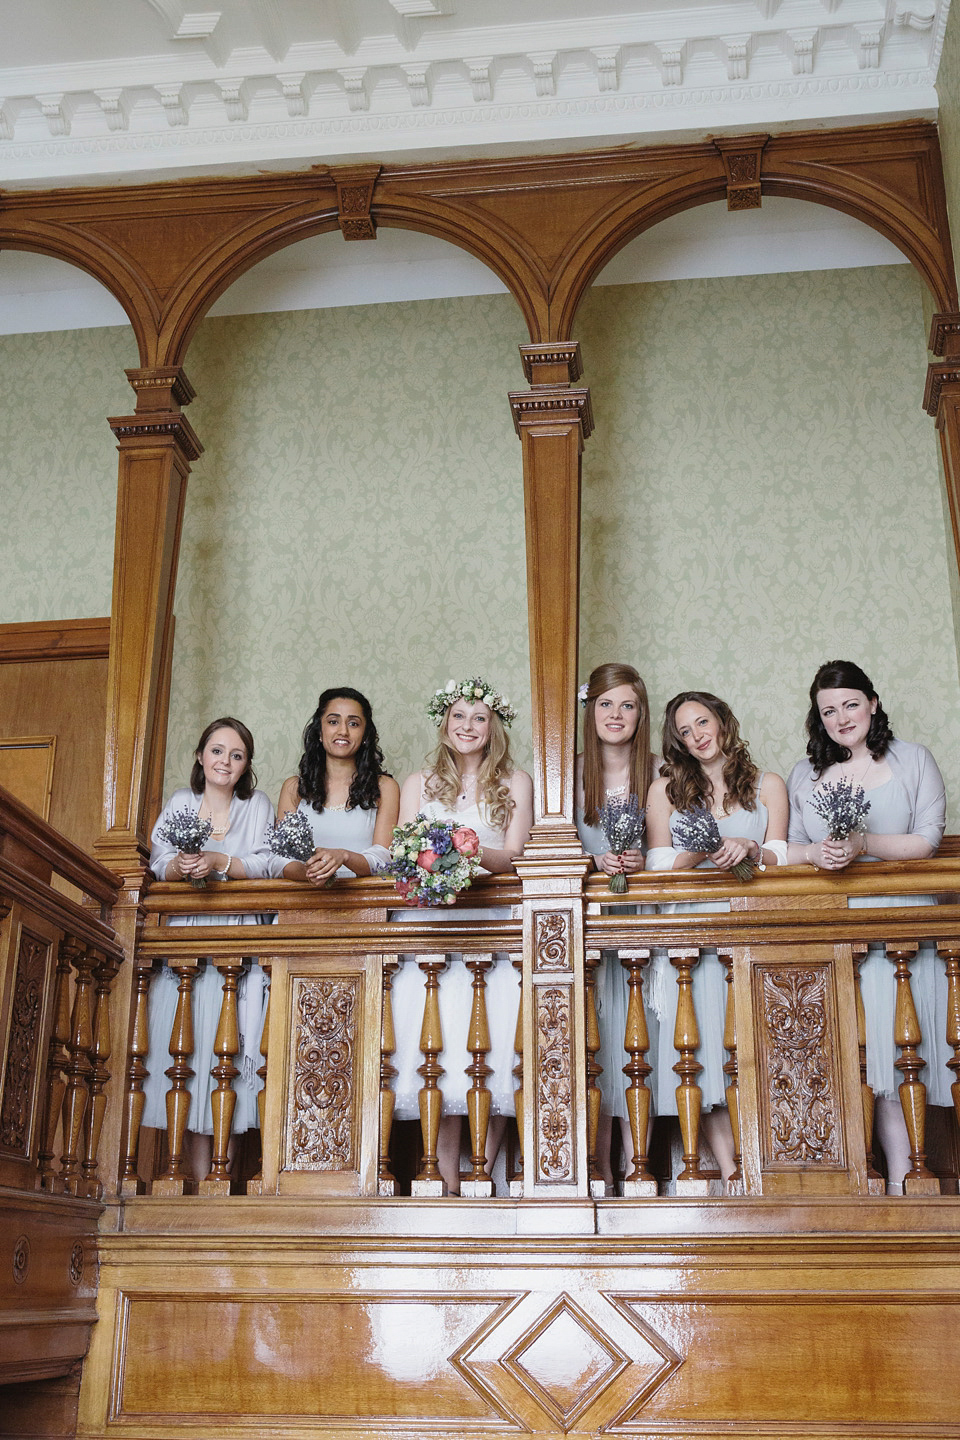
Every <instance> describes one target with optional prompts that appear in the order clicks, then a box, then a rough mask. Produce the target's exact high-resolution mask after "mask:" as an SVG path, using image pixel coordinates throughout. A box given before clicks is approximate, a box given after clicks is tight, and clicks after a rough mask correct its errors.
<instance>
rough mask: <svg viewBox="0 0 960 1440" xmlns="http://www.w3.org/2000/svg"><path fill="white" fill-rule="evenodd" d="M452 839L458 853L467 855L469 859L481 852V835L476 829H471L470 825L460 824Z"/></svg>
mask: <svg viewBox="0 0 960 1440" xmlns="http://www.w3.org/2000/svg"><path fill="white" fill-rule="evenodd" d="M450 839H451V841H452V842H453V848H454V849H455V850H456V851H457V852H458V854H460V855H465V856H466V857H467V859H468V860H472V859H473V857H474V856H475V855H479V854H480V837H479V835H478V834H477V832H476V830H471V829H470V827H469V825H460V826H458V827H457V829H456V830H454V832H453V834H452V835H451V837H450Z"/></svg>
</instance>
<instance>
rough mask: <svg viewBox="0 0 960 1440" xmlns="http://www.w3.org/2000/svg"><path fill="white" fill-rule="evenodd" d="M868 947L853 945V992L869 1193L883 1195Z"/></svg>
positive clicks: (884, 1190) (859, 944)
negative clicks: (863, 969)
mask: <svg viewBox="0 0 960 1440" xmlns="http://www.w3.org/2000/svg"><path fill="white" fill-rule="evenodd" d="M866 954H867V947H866V945H865V944H862V943H859V942H858V943H857V944H855V945H854V946H853V981H854V984H853V993H854V995H855V996H856V1001H857V1048H858V1051H859V1055H860V1096H861V1100H862V1105H863V1138H864V1144H865V1146H866V1152H867V1193H868V1194H869V1195H883V1194H885V1192H886V1186H885V1185H884V1183H883V1176H882V1175H881V1174H880V1171H879V1170H878V1169H877V1164H876V1157H875V1156H874V1153H873V1112H874V1096H873V1090H872V1088H871V1087H870V1085H868V1084H867V1017H866V1014H865V1012H864V1009H863V991H862V990H861V988H860V966H861V965H862V964H863V962H864V960H865V959H866Z"/></svg>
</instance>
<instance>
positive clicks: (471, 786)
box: [458, 775, 477, 800]
mask: <svg viewBox="0 0 960 1440" xmlns="http://www.w3.org/2000/svg"><path fill="white" fill-rule="evenodd" d="M462 784H463V789H462V790H461V791H460V795H459V797H458V798H459V799H461V800H466V798H467V796H468V795H469V793H470V791H471V790H476V788H477V777H476V775H465V776H464V777H463V781H462Z"/></svg>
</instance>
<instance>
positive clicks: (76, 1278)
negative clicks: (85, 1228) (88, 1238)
mask: <svg viewBox="0 0 960 1440" xmlns="http://www.w3.org/2000/svg"><path fill="white" fill-rule="evenodd" d="M67 1275H68V1276H69V1279H70V1284H71V1285H79V1284H80V1281H81V1280H82V1279H83V1246H82V1245H81V1243H80V1241H79V1240H78V1241H77V1243H76V1245H74V1247H73V1249H72V1250H71V1251H70V1263H69V1265H68V1266H67Z"/></svg>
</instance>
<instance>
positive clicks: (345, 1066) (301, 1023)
mask: <svg viewBox="0 0 960 1440" xmlns="http://www.w3.org/2000/svg"><path fill="white" fill-rule="evenodd" d="M360 985H361V977H360V976H359V975H344V976H338V977H337V978H335V979H305V978H300V979H297V980H296V981H295V983H294V1011H293V1013H294V1035H295V1039H294V1063H293V1089H292V1105H291V1114H290V1123H289V1126H288V1128H287V1146H286V1149H287V1154H286V1168H287V1169H289V1170H354V1169H356V1159H355V1137H354V1124H353V1110H354V1096H355V1094H356V1088H357V1076H356V1073H355V1069H356V1059H357V1015H358V1012H359V1007H360Z"/></svg>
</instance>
